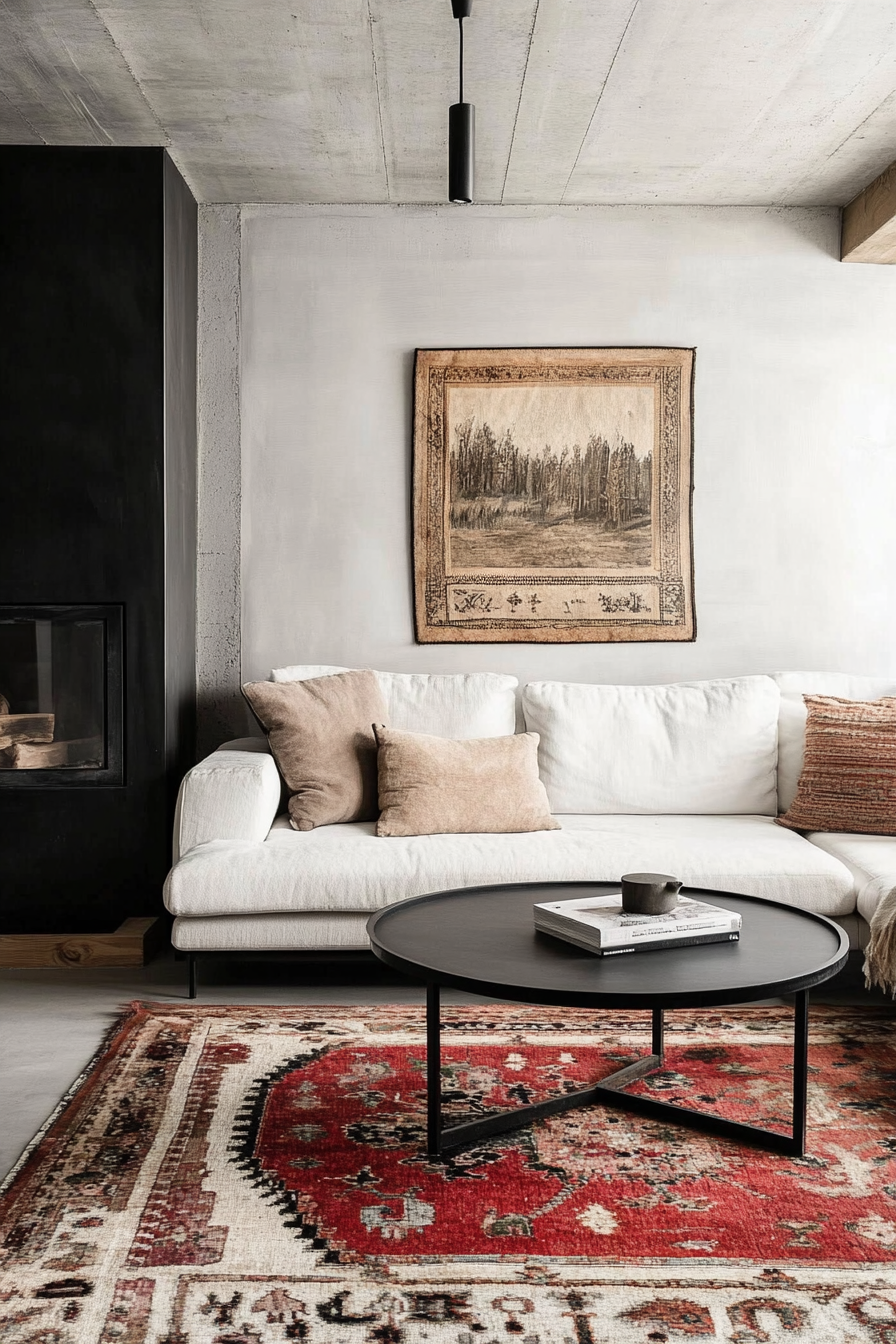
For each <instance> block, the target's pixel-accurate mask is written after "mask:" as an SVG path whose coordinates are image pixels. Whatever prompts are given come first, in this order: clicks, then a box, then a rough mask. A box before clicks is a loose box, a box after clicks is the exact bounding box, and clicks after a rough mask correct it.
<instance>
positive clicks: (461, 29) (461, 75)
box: [457, 19, 464, 103]
mask: <svg viewBox="0 0 896 1344" xmlns="http://www.w3.org/2000/svg"><path fill="white" fill-rule="evenodd" d="M457 31H458V33H459V34H460V41H459V43H458V50H459V53H460V70H459V72H458V79H457V87H458V95H457V101H458V102H459V103H462V102H463V100H464V21H463V19H458V21H457Z"/></svg>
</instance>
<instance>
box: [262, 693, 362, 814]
mask: <svg viewBox="0 0 896 1344" xmlns="http://www.w3.org/2000/svg"><path fill="white" fill-rule="evenodd" d="M243 694H244V695H245V697H246V699H247V700H248V702H249V704H250V705H251V706H252V711H253V713H254V714H255V717H256V718H257V719H258V722H259V723H260V724H261V726H262V728H263V729H264V730H265V732H266V733H267V735H268V741H269V742H270V745H271V751H272V752H273V753H274V759H275V760H276V762H277V765H278V766H279V768H280V773H281V774H282V776H283V778H284V780H285V781H286V787H287V788H288V789H289V792H290V794H291V797H290V800H289V820H290V824H291V825H292V826H293V827H294V829H295V830H297V831H310V830H313V829H314V827H315V826H330V825H333V824H334V823H336V822H340V821H372V820H373V819H374V817H376V815H377V812H378V808H377V775H376V771H377V765H376V739H375V738H374V735H373V724H374V722H377V723H381V722H382V721H383V719H384V718H385V715H386V706H385V703H384V701H383V697H382V693H381V691H380V688H379V684H378V682H377V679H376V675H375V673H373V672H370V671H360V672H340V673H339V674H338V675H336V676H331V677H315V678H313V679H312V680H310V681H290V682H286V683H283V684H279V683H277V682H273V681H252V682H248V683H247V684H246V685H245V686H244V687H243Z"/></svg>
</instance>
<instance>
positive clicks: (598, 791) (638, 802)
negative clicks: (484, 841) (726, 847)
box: [523, 677, 779, 816]
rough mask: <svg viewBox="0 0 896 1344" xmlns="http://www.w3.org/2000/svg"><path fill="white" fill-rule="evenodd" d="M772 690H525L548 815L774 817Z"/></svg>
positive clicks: (750, 681) (760, 681)
mask: <svg viewBox="0 0 896 1344" xmlns="http://www.w3.org/2000/svg"><path fill="white" fill-rule="evenodd" d="M778 700H779V695H778V688H777V686H776V685H775V683H774V681H773V680H772V679H771V677H737V678H732V679H730V680H724V681H694V682H682V683H680V684H678V685H672V686H587V685H577V684H574V683H570V682H562V681H536V682H530V683H529V685H528V686H526V688H525V689H524V691H523V713H524V714H525V718H526V727H527V728H528V729H529V730H530V731H531V732H536V733H538V734H539V735H540V738H541V744H540V747H539V763H540V768H541V777H542V779H543V780H544V783H545V787H546V788H547V791H548V798H549V799H550V802H551V810H552V811H553V812H561V813H562V812H594V813H656V814H667V813H697V814H700V813H704V814H706V813H715V814H720V815H735V814H740V813H750V814H760V815H766V816H770V815H774V812H775V803H776V790H775V764H776V749H777V726H778Z"/></svg>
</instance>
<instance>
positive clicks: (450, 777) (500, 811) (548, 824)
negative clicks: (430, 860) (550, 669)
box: [373, 724, 560, 837]
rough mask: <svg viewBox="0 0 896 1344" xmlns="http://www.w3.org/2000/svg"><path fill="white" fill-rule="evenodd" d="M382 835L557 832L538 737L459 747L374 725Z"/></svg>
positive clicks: (472, 741) (483, 740)
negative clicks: (540, 764) (542, 772)
mask: <svg viewBox="0 0 896 1344" xmlns="http://www.w3.org/2000/svg"><path fill="white" fill-rule="evenodd" d="M373 730H374V733H375V734H376V740H377V746H378V747H379V752H378V756H377V760H378V766H379V799H380V818H379V821H378V822H377V825H376V833H377V835H379V836H389V837H395V836H404V835H445V834H470V833H471V832H476V833H478V834H482V833H483V832H492V833H501V834H513V833H517V834H518V833H520V832H523V831H557V830H559V829H560V827H559V826H558V824H557V822H556V821H555V820H554V818H553V817H552V816H551V812H550V808H549V807H548V799H547V794H546V793H545V791H544V785H543V784H542V782H541V780H540V779H539V777H538V737H537V735H536V734H535V733H507V734H505V735H504V736H502V737H476V738H466V739H464V740H462V741H458V740H457V738H452V737H434V736H433V735H432V734H431V733H405V732H402V731H401V730H400V729H395V728H380V727H379V726H378V725H376V724H374V729H373Z"/></svg>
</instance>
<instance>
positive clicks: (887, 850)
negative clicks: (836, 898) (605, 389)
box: [806, 831, 896, 924]
mask: <svg viewBox="0 0 896 1344" xmlns="http://www.w3.org/2000/svg"><path fill="white" fill-rule="evenodd" d="M806 839H807V840H810V841H811V842H812V844H813V845H817V846H818V848H819V849H823V850H824V851H825V853H826V854H832V855H833V857H834V858H835V859H839V860H840V862H841V863H843V864H845V865H846V867H847V868H848V869H849V871H850V872H851V873H852V878H853V883H854V885H855V890H856V909H857V910H858V912H859V914H860V915H862V916H863V918H865V919H867V920H868V923H869V924H870V923H871V916H872V915H873V914H874V912H875V910H876V909H877V907H878V905H879V903H880V902H881V900H882V899H883V897H884V896H885V895H886V893H887V892H888V891H890V890H891V889H892V888H893V887H896V836H892V835H856V834H853V833H850V834H847V833H846V832H844V831H811V832H810V833H809V835H807V837H806Z"/></svg>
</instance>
